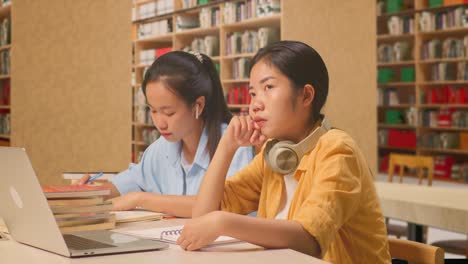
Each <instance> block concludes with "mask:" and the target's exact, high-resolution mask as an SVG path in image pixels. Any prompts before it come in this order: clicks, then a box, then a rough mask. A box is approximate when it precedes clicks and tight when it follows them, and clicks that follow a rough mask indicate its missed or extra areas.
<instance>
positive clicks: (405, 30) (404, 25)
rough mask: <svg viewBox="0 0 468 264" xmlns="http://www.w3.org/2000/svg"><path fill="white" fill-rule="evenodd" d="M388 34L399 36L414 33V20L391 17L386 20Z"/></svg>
mask: <svg viewBox="0 0 468 264" xmlns="http://www.w3.org/2000/svg"><path fill="white" fill-rule="evenodd" d="M387 28H388V34H390V35H401V34H412V33H414V18H412V17H399V16H391V17H390V18H388V20H387Z"/></svg>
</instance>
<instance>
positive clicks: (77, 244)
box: [63, 234, 116, 250]
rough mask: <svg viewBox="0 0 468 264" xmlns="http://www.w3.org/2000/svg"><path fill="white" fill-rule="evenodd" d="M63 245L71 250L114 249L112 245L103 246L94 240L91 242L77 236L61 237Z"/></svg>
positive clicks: (67, 235) (66, 235) (103, 244)
mask: <svg viewBox="0 0 468 264" xmlns="http://www.w3.org/2000/svg"><path fill="white" fill-rule="evenodd" d="M63 238H64V239H65V243H66V244H67V246H68V248H70V249H73V250H88V249H98V248H111V247H116V246H114V245H110V244H105V243H102V242H99V241H96V240H91V239H87V238H83V237H79V236H74V235H69V234H65V235H63Z"/></svg>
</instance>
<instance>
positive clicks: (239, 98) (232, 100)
mask: <svg viewBox="0 0 468 264" xmlns="http://www.w3.org/2000/svg"><path fill="white" fill-rule="evenodd" d="M226 101H227V103H228V104H250V95H249V89H248V84H244V85H242V86H236V87H231V88H230V89H229V91H228V93H227V95H226Z"/></svg>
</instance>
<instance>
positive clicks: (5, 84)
mask: <svg viewBox="0 0 468 264" xmlns="http://www.w3.org/2000/svg"><path fill="white" fill-rule="evenodd" d="M9 104H10V80H3V81H1V82H0V105H9Z"/></svg>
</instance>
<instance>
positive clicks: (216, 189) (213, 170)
mask: <svg viewBox="0 0 468 264" xmlns="http://www.w3.org/2000/svg"><path fill="white" fill-rule="evenodd" d="M223 139H224V138H222V139H221V141H220V142H219V145H218V148H217V149H216V153H215V155H214V157H213V160H212V161H211V163H210V166H209V167H208V170H207V172H206V174H205V177H204V178H203V181H202V183H201V185H200V189H199V191H198V195H197V198H196V202H195V204H194V206H193V209H192V217H197V216H201V215H204V214H206V213H209V212H211V211H215V210H219V206H220V202H221V200H222V198H223V193H224V182H225V179H226V174H227V172H228V169H229V165H230V164H231V160H232V158H233V157H234V154H235V153H236V150H237V149H236V148H234V147H232V145H231V144H229V142H226V141H225V140H223Z"/></svg>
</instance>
